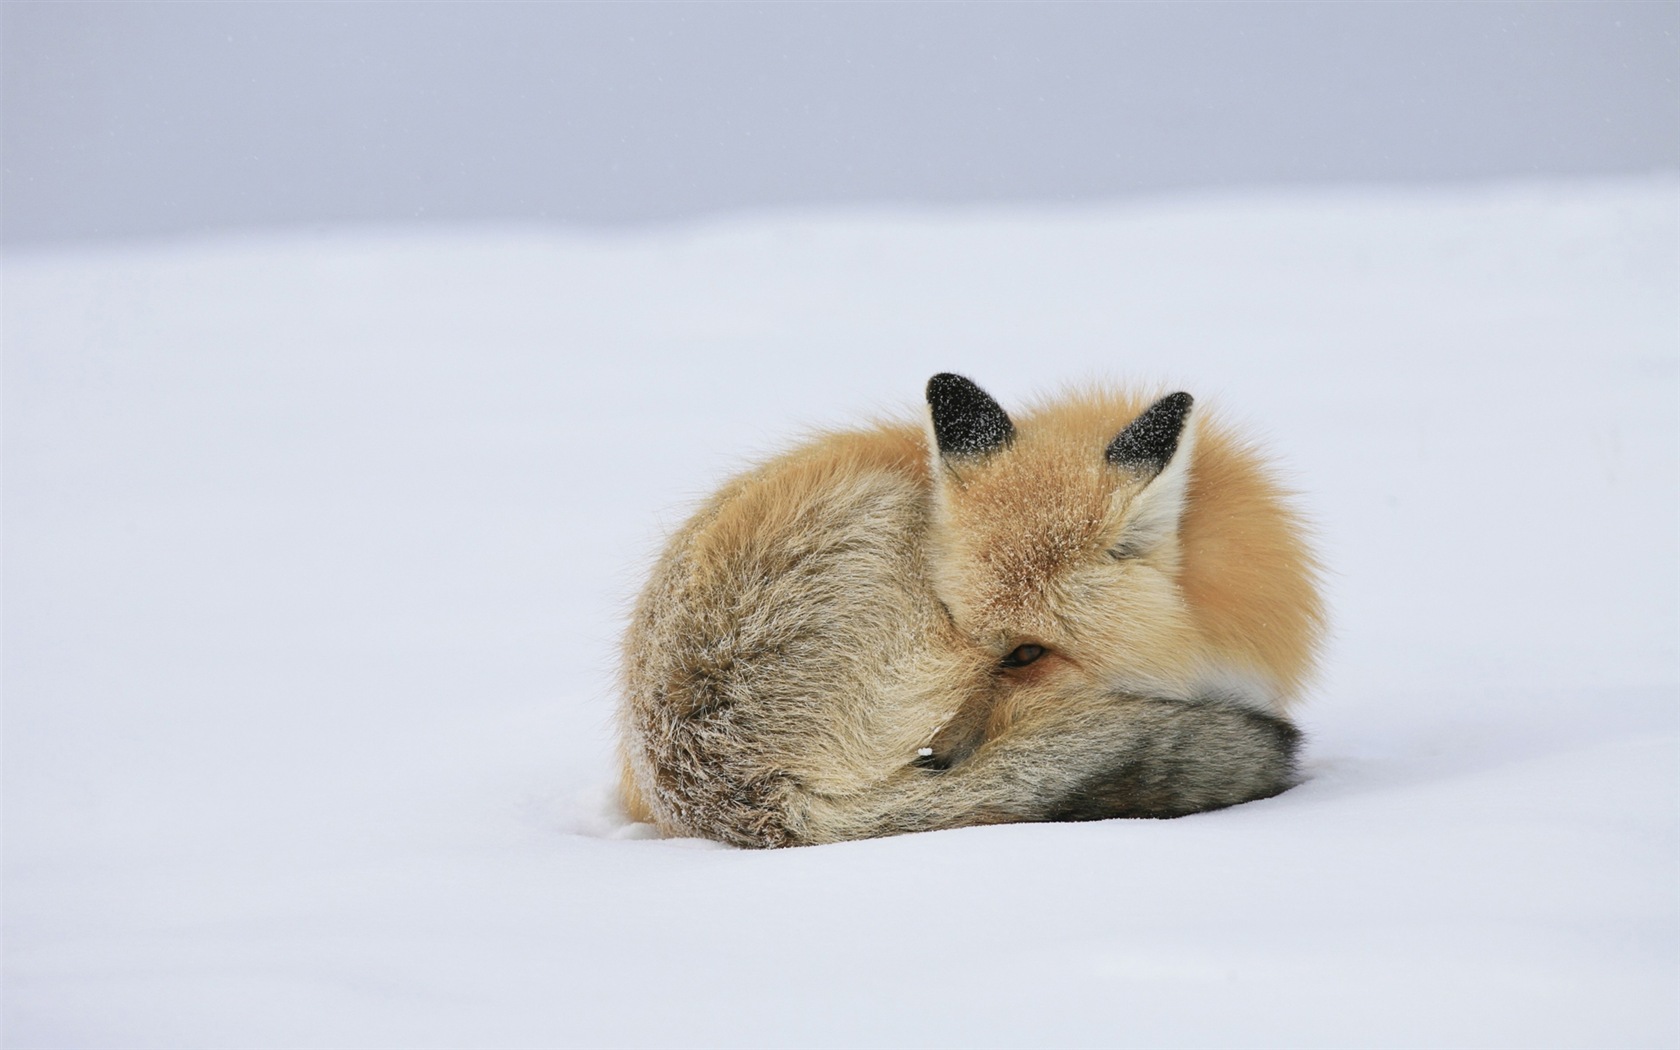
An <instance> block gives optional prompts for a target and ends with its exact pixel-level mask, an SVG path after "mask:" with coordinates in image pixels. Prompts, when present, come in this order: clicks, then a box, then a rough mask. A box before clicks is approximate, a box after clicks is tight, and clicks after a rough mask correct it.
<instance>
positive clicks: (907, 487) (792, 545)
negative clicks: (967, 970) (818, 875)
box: [625, 425, 954, 845]
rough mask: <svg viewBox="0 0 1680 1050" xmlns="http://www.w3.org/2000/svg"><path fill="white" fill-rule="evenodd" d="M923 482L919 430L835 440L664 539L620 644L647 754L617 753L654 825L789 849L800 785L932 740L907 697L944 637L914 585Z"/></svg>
mask: <svg viewBox="0 0 1680 1050" xmlns="http://www.w3.org/2000/svg"><path fill="white" fill-rule="evenodd" d="M926 474H927V464H926V455H925V451H924V449H923V446H922V438H921V434H920V432H919V430H917V429H916V428H915V427H913V426H891V425H889V426H883V427H878V428H876V429H873V430H870V431H861V432H854V433H845V434H836V435H829V436H827V437H824V438H820V439H818V440H817V441H815V442H813V443H811V444H809V445H807V446H805V447H803V448H800V449H797V450H795V451H794V452H791V453H788V454H786V455H784V456H781V457H778V458H777V459H775V460H772V461H771V462H769V463H767V464H765V465H763V466H761V467H759V468H758V469H756V470H754V471H751V472H749V473H748V474H745V475H743V476H742V477H739V478H737V479H735V480H734V481H732V482H730V483H729V484H728V485H726V486H725V487H724V488H723V489H722V490H721V491H720V492H718V493H717V494H716V495H715V496H713V497H712V498H711V499H710V500H709V501H708V502H707V503H706V504H705V505H704V506H703V507H702V508H701V509H700V510H699V512H698V513H696V514H695V515H694V517H693V518H692V519H691V520H690V521H689V522H688V523H687V524H686V525H684V526H683V528H682V529H681V530H680V531H678V532H677V534H676V535H675V536H673V537H672V539H671V541H670V542H669V544H668V545H667V548H666V550H665V553H664V555H663V557H662V558H661V559H660V562H659V564H658V566H657V567H656V568H655V570H654V573H653V575H652V577H651V579H650V580H649V582H648V585H647V587H646V588H645V590H644V592H643V594H642V597H641V600H640V601H639V602H638V604H637V606H636V610H635V613H634V617H633V621H632V625H631V628H630V631H629V632H628V634H627V636H626V651H625V691H626V696H627V698H628V700H629V704H628V709H627V711H626V716H627V718H628V719H629V721H630V723H631V725H630V726H629V727H628V728H629V729H630V730H631V732H632V733H633V735H634V736H635V738H636V739H637V740H639V741H642V742H645V743H652V744H653V745H654V746H653V747H651V748H649V747H643V748H639V749H638V748H633V749H631V752H630V754H628V755H627V759H628V765H629V774H630V780H631V781H632V784H631V785H630V789H631V790H632V791H633V792H635V793H636V794H638V795H639V796H640V801H641V802H642V803H643V804H645V805H646V806H647V808H648V810H649V811H650V812H651V815H652V816H653V817H654V818H655V819H656V820H657V821H658V822H659V823H661V824H663V825H665V826H667V827H669V828H672V829H678V828H690V829H696V828H703V829H708V832H709V833H712V834H720V835H721V837H725V838H730V839H734V840H737V841H746V842H750V843H751V844H755V845H761V844H765V843H772V844H773V843H776V842H779V841H783V840H785V839H787V838H788V836H789V831H788V829H787V827H786V825H787V824H789V823H790V822H795V823H796V822H797V820H798V817H799V813H798V811H799V810H800V808H801V806H800V803H799V797H800V795H801V794H802V793H803V792H807V791H819V792H820V791H823V790H825V789H829V790H839V791H844V790H846V789H848V788H850V787H851V786H852V785H853V784H854V783H855V782H856V781H857V780H859V779H860V778H867V777H870V776H874V775H879V773H880V769H881V767H884V766H886V765H890V764H891V762H892V760H893V758H896V757H897V756H899V755H902V754H904V753H908V752H910V751H913V749H914V748H915V746H916V745H917V744H918V743H919V742H921V741H922V740H924V739H925V738H926V737H927V736H928V735H929V733H930V732H931V728H932V725H933V722H934V720H935V719H936V718H937V712H928V711H922V710H917V709H915V705H913V704H912V705H910V706H907V702H908V701H909V700H910V696H909V694H911V693H915V692H916V691H917V690H916V687H915V685H914V684H913V683H915V682H917V681H924V682H925V681H927V680H929V678H930V676H931V677H934V678H937V677H939V668H936V667H931V666H929V663H930V658H931V662H932V663H935V664H939V663H943V662H947V661H946V660H941V659H940V658H939V657H938V656H936V655H935V654H938V653H940V652H941V651H945V652H948V651H949V650H951V649H952V647H953V642H954V639H953V638H951V637H950V628H949V625H948V624H947V623H946V622H945V621H944V618H943V617H942V616H941V615H940V613H939V611H938V608H937V602H936V600H935V599H934V598H933V596H932V595H931V593H930V592H929V591H928V589H927V587H926V586H925V579H926V569H925V564H924V563H925V551H924V549H923V548H924V544H923V537H924V535H925V532H926V515H927V499H926V490H927V478H926ZM921 692H923V693H926V692H927V690H926V689H923V690H921ZM889 756H892V758H889Z"/></svg>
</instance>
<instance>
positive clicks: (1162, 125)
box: [0, 0, 1680, 244]
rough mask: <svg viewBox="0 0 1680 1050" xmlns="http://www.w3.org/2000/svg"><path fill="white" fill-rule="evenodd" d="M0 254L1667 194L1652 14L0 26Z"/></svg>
mask: <svg viewBox="0 0 1680 1050" xmlns="http://www.w3.org/2000/svg"><path fill="white" fill-rule="evenodd" d="M0 75H3V78H4V79H3V96H0V101H3V106H4V112H3V121H0V164H3V179H4V182H3V200H0V209H3V212H0V234H3V236H4V238H5V239H6V240H7V241H8V242H10V243H13V244H21V243H39V242H51V241H64V240H77V239H86V238H100V237H127V236H135V235H150V234H174V233H191V232H199V231H205V230H215V229H227V228H246V227H253V226H275V225H279V226H298V225H302V226H306V227H307V226H318V225H323V224H337V223H341V222H347V221H349V222H379V223H392V222H406V221H411V220H416V219H418V220H479V219H490V220H515V221H518V220H532V219H536V220H546V221H550V222H556V223H564V224H568V225H589V226H595V225H601V224H621V223H644V222H656V221H664V220H670V219H681V218H686V217H692V216H700V215H708V214H715V213H719V212H729V211H735V210H740V209H746V208H759V207H766V206H771V207H775V206H785V205H808V204H857V203H884V204H892V205H902V204H927V203H934V204H963V203H978V202H994V201H1009V202H1071V201H1086V200H1093V199H1105V198H1113V197H1121V196H1126V195H1131V194H1136V193H1140V192H1156V191H1163V190H1174V189H1180V188H1194V187H1225V186H1247V185H1277V184H1295V183H1320V182H1345V181H1371V180H1381V181H1417V180H1462V179H1481V178H1489V177H1507V176H1524V175H1531V174H1589V173H1608V172H1647V171H1654V170H1673V169H1677V168H1680V4H1674V3H1606V2H1597V3H1551V4H1531V3H1486V4H1430V3H1402V4H1384V3H1359V4H1330V3H1287V4H1263V3H1240V4H1223V3H1207V4H1150V3H1141V4H1051V3H1035V4H1030V5H1025V4H998V3H983V4H982V3H975V4H863V3H837V4H821V5H809V4H785V3H778V4H614V5H606V4H592V3H579V4H492V3H482V2H481V3H473V4H467V5H457V4H445V3H440V4H407V3H383V4H372V3H342V4H326V3H279V4H274V3H237V4H230V3H222V4H202V3H164V4H159V3H140V2H123V3H77V2H57V3H34V2H17V0H13V2H8V3H5V4H4V5H3V6H0Z"/></svg>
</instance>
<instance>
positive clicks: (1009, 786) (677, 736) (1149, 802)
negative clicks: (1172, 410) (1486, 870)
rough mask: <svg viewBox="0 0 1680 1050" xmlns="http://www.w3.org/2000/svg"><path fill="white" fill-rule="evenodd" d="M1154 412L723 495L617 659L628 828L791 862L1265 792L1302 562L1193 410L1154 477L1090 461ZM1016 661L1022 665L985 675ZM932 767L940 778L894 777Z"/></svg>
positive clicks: (865, 451)
mask: <svg viewBox="0 0 1680 1050" xmlns="http://www.w3.org/2000/svg"><path fill="white" fill-rule="evenodd" d="M1150 401H1151V399H1149V398H1146V397H1143V396H1140V395H1138V394H1135V393H1128V392H1122V391H1112V390H1089V391H1081V392H1076V393H1072V394H1069V395H1065V396H1063V397H1061V398H1058V399H1056V400H1053V401H1050V402H1046V403H1044V404H1042V405H1040V406H1038V407H1036V408H1034V409H1032V410H1031V411H1029V412H1027V413H1026V414H1024V415H1022V416H1020V417H1019V418H1018V419H1017V420H1015V423H1016V432H1015V438H1014V441H1013V443H1012V444H1011V445H1009V446H1008V447H1007V448H1006V449H1003V450H1002V451H998V452H996V453H995V454H991V455H986V456H977V457H971V458H962V457H941V456H940V455H939V454H938V453H937V452H936V451H933V450H932V442H931V439H930V438H929V437H928V435H927V433H926V432H925V430H924V428H923V427H921V426H918V425H915V424H909V423H884V424H880V425H877V426H875V427H872V428H870V429H867V430H859V431H852V432H845V433H835V434H828V435H824V436H821V437H819V438H817V439H815V440H813V441H811V442H809V443H807V444H805V445H804V446H802V447H800V448H798V449H795V450H793V451H791V452H789V453H787V454H785V455H782V456H779V457H777V458H775V459H773V460H771V461H769V462H768V463H765V464H764V465H762V466H760V467H758V468H756V469H755V470H752V471H749V472H748V473H746V474H744V475H742V476H740V477H738V478H736V479H734V480H733V481H731V482H729V483H727V484H726V485H725V486H724V487H723V488H722V489H721V490H720V491H719V492H718V493H717V494H716V495H715V496H713V497H712V498H711V499H710V500H709V501H708V502H707V503H706V504H705V505H704V506H703V507H702V508H701V509H700V510H699V511H698V512H697V513H696V514H695V515H694V516H693V518H691V519H690V520H689V521H688V522H687V523H686V524H685V525H684V526H683V527H682V528H681V529H680V530H678V532H677V533H676V535H674V536H673V537H672V539H671V541H670V542H669V544H668V545H667V547H666V549H665V552H664V554H663V555H662V556H661V558H660V560H659V562H658V564H657V565H656V566H655V568H654V570H653V572H652V574H651V576H650V579H649V581H648V584H647V586H646V588H645V589H644V591H643V593H642V595H641V598H640V600H639V601H638V603H637V606H636V609H635V612H634V614H633V617H632V622H631V624H630V627H629V630H628V631H627V632H626V635H625V642H624V663H623V668H624V670H623V691H624V703H623V706H622V708H621V723H622V733H623V748H624V758H625V775H624V785H623V793H624V800H625V805H626V807H627V808H628V809H629V811H630V813H631V814H632V816H634V817H636V818H637V819H651V820H652V821H653V822H654V823H656V824H657V825H658V826H659V827H660V828H661V829H663V830H664V831H666V832H667V833H671V834H694V835H704V836H708V837H714V838H719V839H723V840H725V841H730V842H736V843H739V844H742V845H787V844H797V843H810V842H823V841H833V840H836V839H844V838H855V837H861V836H866V835H876V834H889V833H893V832H897V831H906V830H916V829H919V828H924V827H947V826H954V825H960V824H979V823H993V822H999V821H1010V820H1023V819H1081V818H1082V817H1084V816H1092V815H1111V814H1127V813H1133V812H1136V813H1140V814H1155V815H1169V814H1170V813H1173V812H1189V811H1193V810H1194V809H1196V808H1208V807H1209V806H1213V805H1224V804H1230V803H1231V802H1233V801H1242V800H1243V799H1244V798H1247V797H1256V795H1258V794H1262V793H1269V792H1270V791H1274V790H1277V789H1279V786H1281V785H1282V784H1283V783H1284V781H1283V780H1281V779H1279V778H1280V777H1284V776H1286V773H1280V772H1279V770H1280V769H1285V768H1286V767H1287V764H1288V755H1287V754H1284V757H1283V758H1281V759H1279V758H1278V757H1277V748H1278V747H1284V745H1280V744H1277V743H1276V742H1275V741H1274V740H1273V735H1269V734H1274V731H1275V732H1276V733H1282V732H1285V731H1288V732H1290V733H1292V730H1287V726H1286V725H1285V724H1282V723H1276V722H1275V720H1274V719H1273V718H1272V717H1271V716H1278V717H1281V716H1282V715H1283V713H1284V712H1285V710H1286V707H1287V705H1288V704H1289V703H1290V702H1292V701H1293V700H1294V699H1296V698H1297V697H1298V696H1299V694H1300V692H1301V690H1302V688H1303V687H1304V685H1305V684H1306V681H1307V679H1308V678H1309V676H1310V674H1311V671H1312V668H1313V664H1314V660H1315V656H1316V650H1317V646H1318V641H1319V638H1320V635H1321V633H1322V630H1323V612H1322V608H1321V605H1320V601H1319V598H1318V594H1317V588H1316V580H1315V574H1316V565H1315V563H1314V561H1313V558H1312V555H1311V554H1310V552H1309V551H1308V550H1307V548H1306V546H1305V544H1304V541H1303V537H1302V526H1301V522H1300V520H1299V518H1298V517H1297V515H1296V514H1295V513H1294V512H1293V511H1292V510H1291V509H1290V507H1289V506H1288V504H1287V501H1286V500H1285V499H1284V496H1283V494H1282V493H1281V492H1280V490H1279V489H1278V487H1277V485H1276V484H1275V483H1274V482H1273V480H1272V479H1271V477H1270V475H1269V473H1268V471H1267V469H1266V468H1265V466H1264V464H1263V463H1262V462H1261V460H1260V459H1259V457H1258V456H1257V455H1256V453H1255V452H1254V451H1253V450H1252V449H1251V448H1250V447H1249V446H1247V445H1246V444H1244V443H1242V442H1241V441H1239V440H1237V439H1236V438H1234V437H1233V436H1232V435H1230V434H1228V433H1227V432H1226V431H1225V430H1223V429H1222V428H1220V427H1219V426H1217V425H1216V424H1215V423H1212V422H1210V421H1208V420H1206V419H1204V418H1203V413H1202V412H1201V410H1200V409H1197V410H1196V413H1195V415H1194V416H1193V417H1192V421H1191V423H1190V424H1189V426H1188V427H1187V428H1186V432H1185V434H1184V435H1183V436H1182V438H1181V444H1180V449H1179V451H1178V453H1177V454H1176V455H1175V456H1174V458H1173V460H1172V462H1171V463H1170V464H1169V465H1168V467H1167V468H1166V469H1165V470H1164V471H1162V472H1161V474H1160V476H1159V477H1153V478H1152V477H1142V476H1140V475H1137V474H1134V473H1132V472H1129V471H1128V470H1125V469H1119V468H1117V467H1115V466H1114V465H1112V464H1110V463H1109V462H1107V461H1105V460H1104V458H1103V451H1104V449H1105V447H1106V446H1107V445H1108V443H1109V442H1110V441H1111V440H1112V439H1113V438H1114V437H1115V435H1116V434H1117V433H1118V432H1119V431H1120V430H1121V429H1122V428H1123V427H1125V426H1126V425H1127V424H1128V423H1129V422H1130V421H1131V420H1132V419H1133V418H1135V417H1136V416H1137V415H1138V413H1139V412H1140V411H1142V409H1143V408H1145V407H1147V406H1148V405H1149V403H1150ZM1175 471H1176V472H1177V473H1175ZM1175 484H1176V485H1177V486H1178V488H1177V489H1176V490H1175V488H1174V485H1175ZM1175 491H1177V492H1180V493H1182V501H1181V502H1180V501H1178V500H1176V499H1175V498H1174V497H1173V495H1172V494H1173V493H1174V492H1175ZM1163 523H1165V524H1163ZM1140 537H1141V538H1143V539H1141V540H1140ZM1145 541H1147V542H1145ZM1022 645H1037V646H1042V647H1044V649H1045V650H1046V652H1045V655H1044V656H1043V657H1042V658H1040V659H1039V660H1038V661H1036V662H1034V663H1032V664H1029V665H1027V666H1024V667H1005V666H1002V665H1001V664H1000V661H1002V660H1003V659H1004V658H1005V657H1006V656H1007V655H1008V654H1010V653H1011V652H1012V651H1013V650H1015V649H1016V647H1018V646H1022ZM1244 710H1252V711H1264V712H1269V713H1270V714H1269V715H1268V716H1264V717H1263V716H1259V715H1253V716H1250V715H1245V714H1243V711H1244ZM1274 735H1275V734H1274ZM1292 739H1293V738H1292V737H1291V738H1290V740H1291V741H1292ZM930 746H931V747H933V748H934V749H935V750H936V751H937V753H938V755H939V756H941V757H942V758H948V759H949V761H950V763H951V764H950V766H949V768H948V769H945V770H944V771H930V770H927V769H923V768H917V767H916V766H915V764H914V759H915V757H916V755H917V752H918V750H919V749H922V748H926V747H930ZM1291 746H1292V744H1291ZM1285 750H1287V748H1285ZM1279 761H1282V762H1283V763H1284V765H1283V766H1278V762H1279ZM1140 770H1141V771H1142V772H1140ZM1268 778H1270V779H1268ZM1267 785H1273V786H1271V787H1268V786H1267ZM1093 799H1094V800H1096V801H1089V800H1093ZM1087 803H1088V804H1087ZM1092 807H1095V808H1092ZM1058 814H1061V816H1058Z"/></svg>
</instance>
